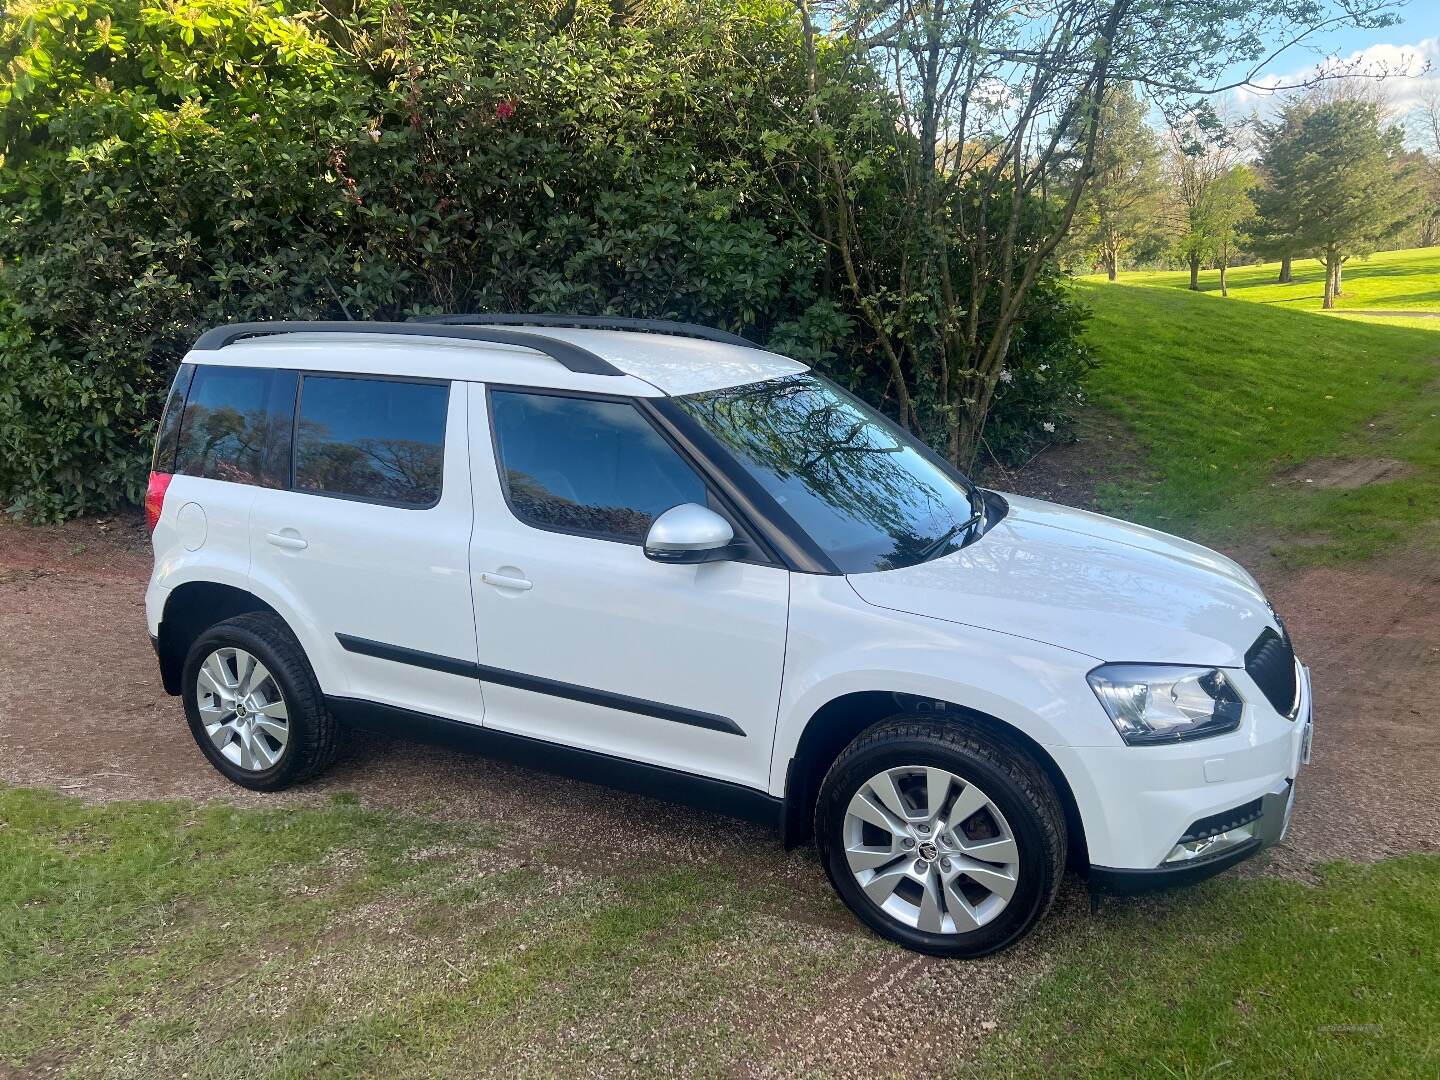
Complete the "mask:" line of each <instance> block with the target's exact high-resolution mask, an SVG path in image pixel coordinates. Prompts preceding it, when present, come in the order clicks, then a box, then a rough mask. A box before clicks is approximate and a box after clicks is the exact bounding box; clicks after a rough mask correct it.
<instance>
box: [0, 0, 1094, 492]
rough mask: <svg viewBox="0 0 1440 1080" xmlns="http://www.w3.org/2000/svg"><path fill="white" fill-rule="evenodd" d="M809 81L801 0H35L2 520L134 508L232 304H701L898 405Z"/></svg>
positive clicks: (1, 234)
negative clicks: (811, 151) (184, 389)
mask: <svg viewBox="0 0 1440 1080" xmlns="http://www.w3.org/2000/svg"><path fill="white" fill-rule="evenodd" d="M826 63H827V64H828V65H830V67H831V69H833V70H830V71H829V74H828V82H829V83H830V85H831V86H836V85H840V86H844V87H846V88H848V89H846V91H845V93H844V94H837V93H835V92H833V91H832V92H831V94H830V96H829V97H827V102H826V107H827V108H836V109H853V110H854V113H855V115H857V116H869V117H872V118H873V117H877V116H879V117H883V116H884V115H885V114H886V110H887V109H888V108H889V105H888V103H887V102H886V101H885V100H884V97H883V94H881V93H880V91H879V90H877V89H876V80H875V79H874V78H873V73H871V72H869V71H868V70H867V69H866V68H865V67H864V66H863V65H858V64H856V63H855V62H854V59H853V58H852V57H844V56H830V57H827V58H826ZM805 86H806V83H805V79H804V77H803V67H802V64H801V40H800V37H799V30H798V26H797V24H796V22H795V19H794V16H793V9H792V8H791V6H790V5H789V4H788V3H785V2H782V0H746V2H742V3H739V4H736V3H733V2H731V3H726V2H721V0H703V2H701V3H698V4H696V3H687V2H682V0H655V2H654V3H651V4H649V5H646V6H644V7H643V16H633V15H632V16H626V15H624V14H623V13H622V14H617V9H616V7H615V5H612V4H611V3H608V2H602V0H579V2H578V3H567V4H551V3H543V2H540V0H500V2H486V0H459V2H453V0H446V2H444V3H441V2H439V0H416V2H413V3H411V4H409V5H408V6H407V5H405V4H403V3H391V2H386V3H369V2H365V0H360V2H357V3H355V4H353V5H350V4H346V5H329V6H327V7H326V8H325V9H318V8H315V7H313V6H311V5H310V4H307V3H306V2H304V0H298V2H297V0H270V2H266V3H261V2H258V0H187V2H186V3H184V4H174V5H156V4H153V3H152V2H151V0H94V2H89V0H87V2H81V0H29V2H27V3H26V4H24V5H21V6H19V7H15V8H7V10H6V13H5V14H4V16H3V21H0V152H3V155H4V158H3V163H0V222H3V226H0V503H3V504H5V505H8V506H10V507H11V508H12V509H14V510H16V511H19V512H24V513H28V514H30V515H33V516H36V517H41V518H59V517H65V516H69V515H73V514H77V513H83V512H87V511H94V510H103V509H108V508H110V507H113V506H115V505H117V504H119V503H122V502H134V501H137V500H138V498H139V496H140V494H141V491H142V489H143V485H144V478H145V473H146V469H147V460H148V445H149V441H150V438H151V433H152V431H153V426H154V422H155V417H156V415H157V413H158V410H159V407H160V403H161V401H162V399H163V395H164V389H165V387H166V385H167V384H168V381H169V379H170V377H171V374H172V373H173V370H174V366H175V364H176V362H177V361H178V360H179V358H180V356H181V355H183V353H184V351H185V349H186V348H187V347H188V346H189V344H190V343H191V342H192V341H193V340H194V338H195V336H196V335H197V334H198V333H199V332H200V331H201V330H202V329H203V328H204V327H205V326H207V325H213V324H216V323H220V322H225V321H229V320H234V319H262V318H265V319H268V318H356V319H364V318H403V317H406V316H407V315H410V314H417V313H423V312H430V311H438V310H470V311H489V310H553V311H583V312H595V313H608V314H620V315H650V316H664V317H673V318H681V319H688V320H694V321H697V322H703V323H709V324H712V325H717V326H723V327H727V328H729V329H734V330H740V331H743V332H745V333H748V334H751V335H757V336H758V337H759V338H760V339H761V340H765V341H767V342H769V343H770V344H772V345H773V347H775V348H777V349H780V350H782V351H785V352H788V353H790V354H792V355H795V356H797V357H800V358H802V359H805V360H807V361H810V362H814V363H817V364H819V365H821V366H822V367H825V368H827V369H829V370H831V371H832V372H834V373H835V374H836V375H837V376H839V377H840V378H842V380H844V381H846V382H848V383H849V384H851V385H852V386H857V387H859V388H860V389H862V390H863V391H864V392H866V393H867V394H869V396H871V397H872V399H874V400H876V401H880V402H883V401H884V389H883V385H882V386H878V387H877V386H876V385H874V379H873V378H871V375H870V368H872V367H873V361H872V360H871V359H870V358H869V355H868V352H867V344H866V343H865V342H864V341H863V340H857V339H856V337H855V331H854V329H853V328H854V324H855V320H854V319H853V318H852V316H851V312H850V309H849V307H848V301H847V299H846V297H845V296H844V295H842V293H841V292H840V291H839V289H838V287H837V286H836V285H835V284H834V283H833V282H832V280H831V277H830V275H829V274H828V272H827V267H826V259H825V252H824V250H823V248H822V246H821V245H820V244H819V243H817V241H816V240H815V238H814V236H813V234H812V233H811V232H810V231H809V230H808V229H806V228H804V227H803V222H804V220H805V219H806V217H807V216H813V215H814V214H817V213H818V212H819V211H818V207H817V205H816V202H815V200H816V194H815V193H814V192H813V191H810V190H809V189H808V187H807V184H806V182H805V181H804V176H805V173H804V171H803V170H799V169H795V168H791V167H788V166H787V164H786V161H785V159H784V155H783V154H776V153H775V152H773V148H771V149H770V150H767V148H766V147H765V146H763V145H761V139H760V135H759V133H760V132H763V131H784V130H786V128H787V125H793V124H795V123H796V122H797V121H796V118H797V117H802V116H803V115H804V110H805V108H806V107H807V104H806V102H807V98H806V96H805V95H806V91H805ZM857 103H868V106H867V108H866V109H860V108H858V107H857ZM852 130H853V131H854V136H853V137H855V138H860V139H869V140H872V141H873V142H874V144H875V147H876V155H875V160H876V162H877V172H876V175H875V177H874V178H873V179H872V180H871V181H870V189H871V190H872V191H873V200H874V202H875V211H876V214H875V216H876V220H879V219H880V217H881V215H882V213H883V206H884V204H885V202H886V200H889V199H893V198H895V197H896V192H897V191H898V189H899V185H898V181H896V180H894V178H893V177H889V178H887V176H886V175H885V172H884V167H885V166H884V163H885V161H886V160H887V155H888V156H893V150H890V149H887V148H890V147H893V143H894V130H893V126H892V127H890V128H889V129H888V130H887V128H886V127H885V126H884V124H877V123H875V122H873V119H872V121H871V122H870V123H869V124H868V126H865V125H852ZM1051 303H1052V304H1053V305H1058V308H1059V309H1064V310H1067V311H1068V310H1071V308H1070V306H1069V305H1070V302H1069V301H1068V300H1067V299H1065V298H1064V297H1063V296H1062V295H1061V294H1060V292H1059V291H1058V289H1057V290H1055V291H1053V292H1052V299H1051ZM1077 325H1078V324H1076V323H1075V322H1074V320H1073V319H1071V321H1070V322H1069V323H1067V322H1065V320H1064V319H1061V318H1058V316H1057V318H1056V319H1055V320H1054V321H1053V325H1052V328H1051V329H1050V330H1048V331H1041V332H1038V333H1037V332H1036V331H1035V329H1034V328H1031V329H1028V330H1027V332H1026V335H1025V337H1026V340H1025V341H1023V342H1020V343H1019V344H1020V355H1019V356H1018V357H1016V358H1015V359H1014V360H1013V361H1012V367H1014V368H1015V370H1017V371H1018V370H1028V369H1029V367H1030V366H1031V361H1032V360H1036V358H1040V357H1042V354H1044V355H1048V352H1049V351H1050V350H1058V352H1059V353H1064V352H1066V351H1067V350H1068V351H1073V350H1074V349H1075V347H1076V346H1075V342H1074V338H1073V333H1074V329H1075V327H1076V326H1077ZM1067 327H1069V329H1068V330H1067ZM1066 333H1070V335H1071V336H1070V337H1069V338H1066V337H1065V335H1066ZM1040 362H1044V361H1043V359H1038V360H1036V363H1040ZM1006 400H1008V397H1007V399H1006ZM1017 400H1018V399H1017ZM1008 408H1009V406H1007V405H1006V404H1005V402H1004V401H1002V402H1001V403H1000V405H999V406H998V407H997V413H996V419H995V424H996V425H997V427H996V428H995V430H997V431H1002V432H1008V431H1012V430H1013V431H1014V432H1016V433H1019V432H1020V429H1021V428H1022V427H1024V426H1025V425H1033V424H1037V423H1043V422H1046V421H1045V419H1044V418H1043V415H1042V414H1045V413H1046V409H1047V406H1046V405H1045V404H1044V401H1043V394H1041V393H1038V392H1037V393H1036V394H1034V395H1031V397H1030V398H1028V399H1027V401H1026V403H1025V404H1024V405H1023V407H1020V406H1019V405H1018V404H1017V411H1015V413H1014V417H1013V418H1012V419H1011V420H1010V421H1008V423H1009V426H1008V427H1006V426H1005V424H1006V423H1007V421H1005V417H1006V416H1007V415H1009V414H1008V413H1007V411H1006V410H1007V409H1008ZM1016 437H1019V435H1018V434H1017V436H1016ZM1010 438H1011V436H1010V435H1008V434H1007V435H1004V436H1003V440H1006V441H1008V440H1009V439H1010ZM993 441H994V440H992V442H993Z"/></svg>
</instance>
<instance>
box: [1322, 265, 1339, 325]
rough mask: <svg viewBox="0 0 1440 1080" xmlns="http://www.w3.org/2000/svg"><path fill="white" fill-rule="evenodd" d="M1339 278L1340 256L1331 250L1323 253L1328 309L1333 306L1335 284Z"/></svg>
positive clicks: (1325, 305) (1326, 304) (1325, 304)
mask: <svg viewBox="0 0 1440 1080" xmlns="http://www.w3.org/2000/svg"><path fill="white" fill-rule="evenodd" d="M1339 278H1340V256H1339V255H1337V254H1336V253H1335V252H1333V251H1327V252H1326V253H1325V302H1324V307H1325V310H1326V311H1329V310H1330V309H1332V308H1333V307H1334V306H1335V285H1336V282H1337V281H1338V280H1339Z"/></svg>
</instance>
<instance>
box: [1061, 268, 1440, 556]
mask: <svg viewBox="0 0 1440 1080" xmlns="http://www.w3.org/2000/svg"><path fill="white" fill-rule="evenodd" d="M1402 254H1403V253H1402ZM1410 254H1411V255H1412V256H1413V258H1414V260H1415V263H1416V267H1417V268H1418V269H1416V271H1415V273H1413V274H1412V273H1410V271H1409V270H1408V269H1407V267H1406V266H1405V265H1404V264H1403V263H1402V262H1401V261H1400V260H1399V259H1397V258H1393V257H1390V256H1386V257H1383V259H1382V257H1381V256H1377V257H1376V259H1375V260H1374V261H1373V262H1372V263H1362V264H1359V265H1358V266H1356V267H1355V268H1354V269H1353V270H1352V271H1351V273H1350V276H1349V282H1350V288H1351V290H1352V292H1353V293H1356V294H1358V293H1361V292H1365V293H1367V294H1368V295H1369V296H1370V297H1371V299H1369V300H1367V301H1366V302H1367V303H1372V304H1374V305H1375V306H1380V301H1381V300H1382V299H1383V300H1388V301H1390V302H1393V303H1400V302H1401V301H1402V300H1403V302H1404V303H1405V304H1406V305H1411V304H1414V303H1417V302H1418V301H1417V300H1416V299H1414V297H1415V295H1417V294H1416V290H1415V286H1414V283H1415V282H1416V281H1421V282H1430V281H1432V280H1433V281H1434V282H1435V283H1436V285H1435V289H1433V290H1432V289H1431V288H1430V286H1429V285H1426V286H1425V289H1424V291H1423V293H1422V294H1421V295H1422V298H1425V297H1428V298H1429V302H1430V303H1432V304H1434V305H1435V306H1437V307H1440V249H1436V248H1430V249H1425V250H1423V251H1420V252H1417V253H1410ZM1273 269H1274V268H1273V267H1258V268H1252V269H1250V270H1248V271H1246V273H1248V274H1250V275H1252V276H1253V277H1255V278H1256V279H1257V280H1259V279H1263V278H1267V277H1273ZM1367 275H1374V276H1373V277H1370V276H1367ZM1173 278H1174V275H1170V274H1134V275H1123V276H1122V278H1121V280H1120V281H1118V282H1115V283H1110V282H1104V281H1096V280H1094V279H1086V280H1083V281H1082V282H1081V283H1080V284H1079V291H1080V295H1081V298H1082V299H1083V300H1084V301H1085V303H1087V304H1088V305H1089V306H1090V307H1091V309H1092V310H1093V312H1094V319H1093V321H1092V323H1091V326H1090V329H1089V338H1090V341H1091V343H1092V344H1093V345H1094V347H1095V349H1096V352H1097V353H1098V355H1099V358H1100V360H1101V366H1100V367H1099V368H1098V369H1097V370H1096V371H1095V372H1094V374H1093V375H1092V377H1091V380H1090V383H1089V389H1090V392H1091V397H1092V400H1093V401H1094V402H1095V404H1096V405H1098V406H1099V407H1100V408H1101V409H1103V410H1105V411H1107V412H1110V413H1112V414H1114V415H1115V416H1117V417H1119V418H1120V419H1121V420H1122V421H1124V423H1125V424H1126V425H1127V426H1128V427H1129V428H1130V429H1132V430H1133V432H1134V434H1135V436H1136V437H1137V438H1138V440H1139V441H1140V443H1141V444H1142V446H1143V447H1144V448H1145V450H1146V451H1147V452H1148V459H1149V460H1148V464H1149V466H1150V469H1149V472H1148V473H1147V472H1146V471H1145V470H1143V469H1137V471H1136V474H1135V475H1133V476H1119V477H1116V478H1115V481H1114V483H1113V484H1112V485H1111V486H1110V487H1109V488H1108V489H1106V490H1105V491H1104V492H1103V493H1102V497H1103V500H1104V503H1105V506H1106V508H1107V509H1109V510H1111V511H1112V512H1114V513H1116V514H1119V515H1120V516H1125V517H1132V518H1135V519H1137V520H1141V521H1144V522H1146V523H1148V524H1153V525H1156V526H1158V527H1160V528H1164V529H1167V530H1169V531H1174V532H1181V533H1188V534H1193V535H1198V536H1199V537H1200V538H1202V539H1206V540H1209V541H1212V542H1217V543H1218V542H1224V541H1225V540H1226V538H1227V537H1235V536H1236V535H1238V534H1239V533H1240V532H1244V533H1250V534H1254V533H1256V532H1261V533H1266V534H1274V535H1278V536H1281V537H1282V544H1283V543H1284V541H1285V540H1286V539H1288V540H1290V541H1298V540H1303V541H1304V544H1303V547H1301V546H1296V545H1292V546H1291V548H1290V549H1289V550H1290V554H1291V556H1292V557H1295V558H1304V559H1308V560H1338V559H1345V558H1354V557H1363V556H1365V555H1368V554H1372V553H1373V552H1375V551H1377V550H1379V549H1380V548H1382V547H1383V546H1385V545H1386V544H1389V543H1392V542H1394V541H1395V540H1396V539H1398V538H1400V537H1403V536H1405V535H1408V534H1409V533H1410V531H1411V530H1413V528H1414V527H1415V526H1417V525H1418V524H1421V523H1423V522H1425V521H1427V520H1429V519H1432V518H1433V517H1434V516H1435V507H1436V505H1437V503H1440V319H1420V318H1410V319H1396V318H1386V319H1378V320H1377V319H1364V318H1358V317H1344V316H1339V317H1337V316H1329V315H1321V314H1318V313H1316V312H1312V311H1307V310H1303V309H1301V308H1299V307H1295V306H1291V305H1287V304H1282V303H1271V302H1267V301H1265V300H1264V297H1266V296H1268V295H1270V293H1271V292H1272V291H1273V290H1272V289H1271V288H1270V287H1268V286H1263V285H1259V284H1256V285H1255V286H1254V287H1253V289H1252V290H1250V291H1247V290H1246V289H1245V288H1236V289H1234V290H1232V295H1231V296H1230V297H1229V298H1222V297H1220V296H1218V295H1214V294H1207V293H1193V292H1190V291H1189V290H1188V289H1184V288H1172V287H1169V286H1170V285H1172V284H1173V281H1172V280H1171V279H1173ZM1335 458H1338V459H1373V458H1386V459H1393V460H1394V461H1396V462H1399V463H1401V464H1400V465H1398V466H1396V467H1394V468H1393V469H1392V470H1391V472H1392V474H1393V475H1392V476H1391V478H1389V479H1387V480H1386V481H1385V482H1383V483H1375V484H1367V485H1364V486H1362V487H1358V488H1355V489H1353V490H1349V489H1339V490H1337V489H1333V488H1327V487H1324V486H1320V485H1315V484H1307V483H1306V482H1305V481H1306V479H1307V477H1306V476H1305V475H1304V473H1305V470H1304V469H1303V468H1301V469H1300V470H1299V471H1298V472H1294V471H1293V470H1295V469H1296V467H1297V466H1304V465H1306V464H1307V463H1313V462H1316V460H1317V459H1335Z"/></svg>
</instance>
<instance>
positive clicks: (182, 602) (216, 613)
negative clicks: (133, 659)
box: [155, 581, 289, 696]
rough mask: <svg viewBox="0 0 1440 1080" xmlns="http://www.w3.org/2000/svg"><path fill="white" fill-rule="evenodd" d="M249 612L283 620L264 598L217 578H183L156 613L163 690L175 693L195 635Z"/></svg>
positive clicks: (157, 645)
mask: <svg viewBox="0 0 1440 1080" xmlns="http://www.w3.org/2000/svg"><path fill="white" fill-rule="evenodd" d="M253 612H264V613H267V614H270V615H274V616H275V617H276V618H278V619H280V620H281V621H282V622H284V621H285V620H284V617H283V616H282V615H281V614H280V613H279V612H278V611H276V610H275V609H274V608H273V607H271V606H270V605H269V604H267V603H266V602H265V601H264V600H261V599H260V598H259V597H258V596H256V595H255V594H254V593H252V592H249V591H248V590H246V589H241V588H237V587H236V586H234V585H224V584H221V583H220V582H218V581H187V582H185V583H183V584H181V585H177V586H175V588H174V589H172V590H171V591H170V595H169V596H167V597H166V598H165V608H164V610H163V611H162V612H161V615H160V633H159V636H158V638H157V639H156V642H155V651H156V653H157V655H158V656H159V659H160V678H161V681H162V682H164V684H165V692H166V693H167V694H171V695H172V696H174V695H179V693H180V676H181V673H182V672H183V671H184V669H185V657H186V655H187V654H188V653H189V652H190V646H191V645H192V644H193V643H194V641H195V639H196V638H197V637H199V636H200V635H201V634H203V633H204V632H205V631H206V630H208V629H209V628H210V627H212V626H214V625H215V624H216V623H218V622H223V621H224V620H225V619H233V618H234V617H235V616H236V615H246V614H250V613H253ZM286 625H289V624H288V623H287V624H286Z"/></svg>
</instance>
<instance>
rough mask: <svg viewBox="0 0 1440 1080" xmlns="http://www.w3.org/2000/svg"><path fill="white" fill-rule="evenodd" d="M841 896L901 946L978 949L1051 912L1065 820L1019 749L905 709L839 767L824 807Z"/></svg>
mask: <svg viewBox="0 0 1440 1080" xmlns="http://www.w3.org/2000/svg"><path fill="white" fill-rule="evenodd" d="M815 835H816V837H817V838H818V842H819V846H820V855H821V859H822V861H823V862H824V864H825V871H826V873H827V874H829V876H830V881H831V883H832V884H833V885H834V886H835V890H836V892H838V893H839V894H840V897H841V899H843V900H844V901H845V903H846V904H847V905H848V906H849V907H850V909H851V910H852V911H854V912H855V914H856V915H858V916H859V917H860V918H861V920H863V921H864V922H865V923H866V924H867V925H868V926H870V927H871V928H872V929H873V930H875V931H876V932H877V933H879V934H881V935H882V936H884V937H887V938H889V939H890V940H892V941H897V942H899V943H900V944H901V945H904V946H906V947H907V948H910V949H915V950H917V951H919V952H925V953H930V954H932V955H936V956H950V957H966V958H969V957H977V956H984V955H986V954H987V953H992V952H995V951H996V950H998V949H1003V948H1005V947H1006V946H1008V945H1010V944H1012V943H1014V942H1015V941H1017V940H1018V939H1019V938H1020V937H1022V936H1023V935H1024V934H1025V933H1026V932H1027V931H1029V930H1030V928H1031V927H1033V926H1034V925H1035V923H1036V922H1038V921H1039V920H1040V918H1041V917H1042V916H1043V915H1044V914H1045V912H1046V911H1048V910H1049V908H1050V905H1051V903H1052V902H1053V901H1054V899H1055V894H1056V892H1057V891H1058V889H1059V887H1060V879H1061V875H1062V874H1063V873H1064V869H1065V814H1064V811H1063V809H1062V807H1061V804H1060V799H1059V797H1058V796H1057V795H1056V793H1055V788H1054V786H1053V785H1052V784H1051V782H1050V780H1049V778H1048V777H1047V776H1046V775H1045V773H1044V771H1043V770H1042V769H1041V768H1040V766H1039V765H1038V764H1036V762H1035V761H1033V760H1032V759H1031V758H1030V757H1029V756H1028V755H1027V754H1026V753H1025V751H1024V750H1023V749H1022V748H1021V747H1019V746H1018V745H1016V744H1012V743H1010V742H1009V741H1006V740H1001V739H999V738H996V737H995V736H993V735H991V734H989V733H987V732H985V731H984V730H982V729H981V728H980V727H978V726H977V725H972V724H970V723H968V722H966V721H964V720H958V719H957V720H937V719H935V718H933V717H928V718H927V717H916V716H897V717H893V718H891V719H889V720H886V721H885V722H883V723H881V724H877V725H876V726H875V727H872V728H869V729H867V730H866V731H864V732H862V733H861V734H860V735H859V736H858V737H856V739H855V741H854V742H852V743H851V744H850V745H849V746H848V747H846V748H845V750H844V751H843V752H842V753H841V754H840V756H839V757H838V758H837V759H836V760H835V763H834V764H833V765H832V766H831V767H830V771H829V772H828V773H827V774H826V776H825V780H824V782H823V783H822V784H821V786H820V795H819V799H818V800H817V802H816V807H815Z"/></svg>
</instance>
